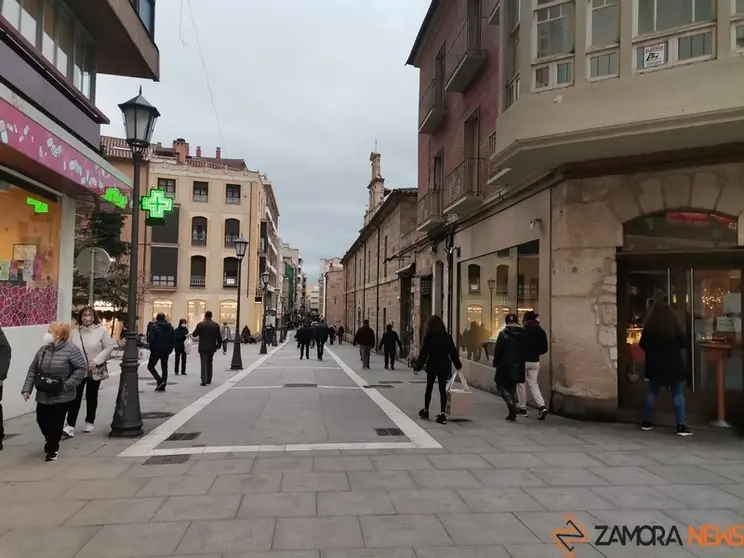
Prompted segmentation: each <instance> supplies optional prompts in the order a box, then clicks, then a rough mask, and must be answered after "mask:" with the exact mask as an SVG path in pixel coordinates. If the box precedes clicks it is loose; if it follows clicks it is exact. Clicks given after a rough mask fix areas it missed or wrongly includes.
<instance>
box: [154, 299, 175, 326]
mask: <svg viewBox="0 0 744 558" xmlns="http://www.w3.org/2000/svg"><path fill="white" fill-rule="evenodd" d="M161 312H162V313H163V314H165V319H166V320H168V321H169V322H170V321H172V320H171V318H172V317H173V316H172V312H173V301H171V300H154V301H153V303H152V319H153V320H154V319H155V316H157V315H158V314H160V313H161Z"/></svg>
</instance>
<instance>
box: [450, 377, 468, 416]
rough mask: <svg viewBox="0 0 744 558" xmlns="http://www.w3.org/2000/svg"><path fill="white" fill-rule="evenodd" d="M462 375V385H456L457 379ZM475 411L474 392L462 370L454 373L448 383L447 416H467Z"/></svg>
mask: <svg viewBox="0 0 744 558" xmlns="http://www.w3.org/2000/svg"><path fill="white" fill-rule="evenodd" d="M458 376H459V377H460V384H461V385H460V387H455V380H456V379H457V377H458ZM472 411H473V392H472V391H470V386H468V382H467V380H466V379H465V376H464V375H463V374H462V372H461V371H460V370H456V371H455V373H454V374H452V378H450V381H449V382H448V383H447V409H446V413H447V416H450V417H458V418H465V417H468V416H469V415H470V414H471V413H472Z"/></svg>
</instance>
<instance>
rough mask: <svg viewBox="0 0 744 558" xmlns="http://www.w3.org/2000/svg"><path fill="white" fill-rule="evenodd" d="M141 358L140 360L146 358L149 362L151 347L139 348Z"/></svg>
mask: <svg viewBox="0 0 744 558" xmlns="http://www.w3.org/2000/svg"><path fill="white" fill-rule="evenodd" d="M139 360H140V361H142V360H144V361H145V362H147V361H148V360H150V350H149V349H140V350H139Z"/></svg>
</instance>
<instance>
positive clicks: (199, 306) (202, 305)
mask: <svg viewBox="0 0 744 558" xmlns="http://www.w3.org/2000/svg"><path fill="white" fill-rule="evenodd" d="M187 308H188V312H187V314H186V320H187V321H188V322H189V331H194V329H195V328H196V324H198V323H199V322H201V321H202V320H203V319H204V314H205V313H206V312H207V303H206V302H204V301H203V300H189V302H188V305H187Z"/></svg>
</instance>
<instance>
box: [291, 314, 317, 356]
mask: <svg viewBox="0 0 744 558" xmlns="http://www.w3.org/2000/svg"><path fill="white" fill-rule="evenodd" d="M314 335H315V330H314V328H313V327H311V326H310V324H307V323H305V324H304V325H302V326H300V328H299V329H298V330H297V333H295V338H296V339H297V346H298V347H299V348H300V360H302V357H303V356H304V357H305V358H307V359H309V358H310V343H311V342H312V340H313V338H314Z"/></svg>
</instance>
